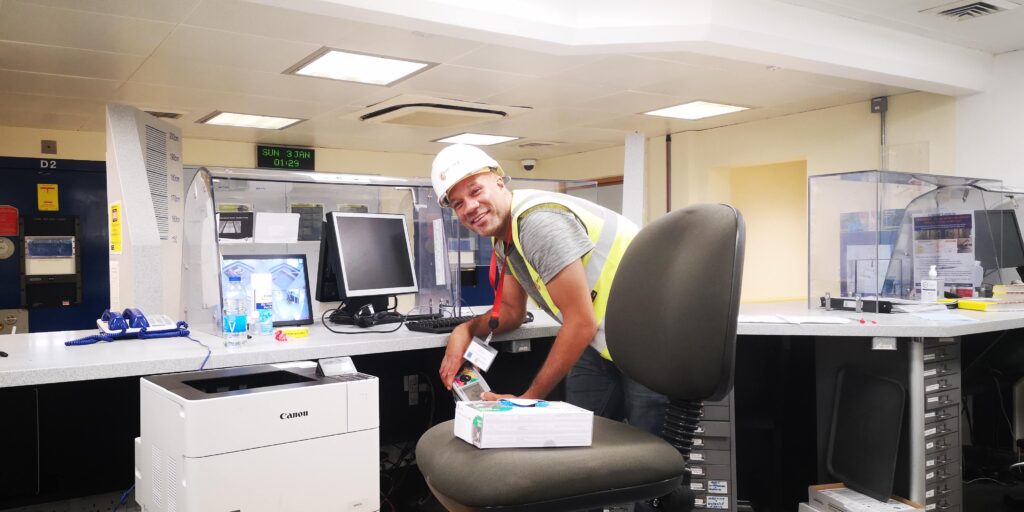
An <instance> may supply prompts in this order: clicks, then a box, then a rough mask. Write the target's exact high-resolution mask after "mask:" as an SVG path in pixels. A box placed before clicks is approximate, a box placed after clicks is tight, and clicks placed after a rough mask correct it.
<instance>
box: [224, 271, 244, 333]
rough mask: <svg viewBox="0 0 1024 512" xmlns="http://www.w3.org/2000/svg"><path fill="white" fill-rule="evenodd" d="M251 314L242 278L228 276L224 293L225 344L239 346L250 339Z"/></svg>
mask: <svg viewBox="0 0 1024 512" xmlns="http://www.w3.org/2000/svg"><path fill="white" fill-rule="evenodd" d="M248 316H249V299H248V297H246V295H245V288H242V278H241V277H240V276H231V277H229V278H228V288H227V291H226V292H225V293H224V315H223V318H224V346H225V347H237V346H239V345H241V344H243V343H245V342H246V340H247V339H248V334H247V329H246V320H247V319H248Z"/></svg>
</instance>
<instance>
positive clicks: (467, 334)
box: [438, 274, 526, 389]
mask: <svg viewBox="0 0 1024 512" xmlns="http://www.w3.org/2000/svg"><path fill="white" fill-rule="evenodd" d="M504 281H505V284H504V288H502V294H501V311H500V312H499V316H498V329H497V330H495V331H494V332H495V333H499V332H507V331H513V330H515V329H518V328H519V326H520V325H522V323H523V317H525V316H526V292H525V291H524V290H523V287H522V286H520V285H519V282H518V281H516V279H515V278H514V277H512V276H511V275H510V274H505V277H504ZM490 320H491V311H490V310H488V311H487V313H484V314H482V315H480V316H477V317H476V318H474V319H472V320H470V321H468V322H466V323H464V324H460V325H459V326H458V327H456V328H455V330H453V331H452V333H451V334H450V335H449V336H448V348H447V349H445V353H444V359H443V360H442V361H441V369H440V370H439V371H438V373H440V375H441V383H443V384H444V387H446V388H448V389H451V388H452V379H454V378H455V375H456V374H457V373H458V372H459V368H462V355H463V354H465V353H466V349H467V348H469V344H470V343H471V342H472V341H473V337H474V336H476V337H478V338H484V337H486V336H487V333H489V332H491V328H490V327H489V326H488V325H487V323H488V322H489V321H490Z"/></svg>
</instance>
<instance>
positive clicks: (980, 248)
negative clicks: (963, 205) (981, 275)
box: [974, 210, 1024, 278]
mask: <svg viewBox="0 0 1024 512" xmlns="http://www.w3.org/2000/svg"><path fill="white" fill-rule="evenodd" d="M974 255H975V259H977V260H978V261H980V262H981V266H982V267H983V268H985V269H986V270H991V269H1000V268H1015V269H1017V273H1018V274H1020V275H1021V276H1022V278H1024V241H1022V240H1021V234H1020V225H1019V224H1018V223H1017V215H1016V213H1015V212H1014V211H1013V210H975V212H974Z"/></svg>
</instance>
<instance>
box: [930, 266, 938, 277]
mask: <svg viewBox="0 0 1024 512" xmlns="http://www.w3.org/2000/svg"><path fill="white" fill-rule="evenodd" d="M928 277H939V273H938V272H937V271H936V270H935V265H932V266H931V268H929V269H928Z"/></svg>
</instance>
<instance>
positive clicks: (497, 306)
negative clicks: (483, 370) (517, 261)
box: [487, 226, 512, 331]
mask: <svg viewBox="0 0 1024 512" xmlns="http://www.w3.org/2000/svg"><path fill="white" fill-rule="evenodd" d="M511 244H512V227H511V226H509V228H508V235H506V236H505V246H504V248H503V249H504V250H502V251H501V252H502V262H501V272H500V275H499V272H498V269H497V268H496V267H497V263H498V251H497V249H495V250H493V251H491V272H490V278H491V288H494V307H492V308H491V319H490V320H488V321H487V326H488V327H490V328H491V331H494V330H495V329H497V328H498V317H499V316H501V290H502V289H504V288H505V269H506V268H507V267H508V251H509V246H510V245H511ZM495 276H497V281H495Z"/></svg>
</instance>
